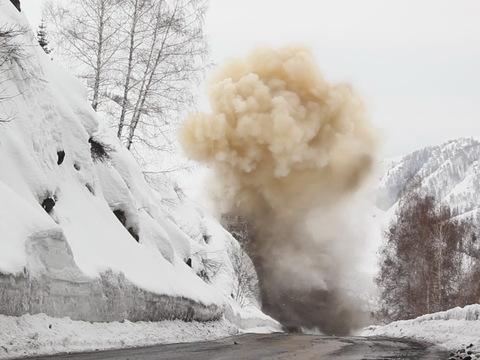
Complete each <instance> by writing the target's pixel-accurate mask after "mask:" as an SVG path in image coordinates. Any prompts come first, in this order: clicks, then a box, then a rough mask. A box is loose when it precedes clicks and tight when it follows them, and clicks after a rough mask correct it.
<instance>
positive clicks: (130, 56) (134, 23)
mask: <svg viewBox="0 0 480 360" xmlns="http://www.w3.org/2000/svg"><path fill="white" fill-rule="evenodd" d="M134 7H135V9H134V13H133V19H132V27H131V29H130V48H129V51H128V66H127V75H126V78H125V84H124V87H123V99H122V112H121V114H120V120H119V121H118V130H117V137H118V138H119V139H121V137H122V132H123V126H124V124H125V116H126V114H127V106H128V93H129V91H130V80H131V76H132V69H133V52H134V50H135V30H136V27H137V21H138V0H135V5H134Z"/></svg>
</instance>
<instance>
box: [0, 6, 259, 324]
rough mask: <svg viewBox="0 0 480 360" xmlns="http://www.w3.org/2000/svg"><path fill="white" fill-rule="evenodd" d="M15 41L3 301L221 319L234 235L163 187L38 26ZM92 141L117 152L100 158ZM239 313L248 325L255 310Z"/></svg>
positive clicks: (8, 309)
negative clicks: (47, 48)
mask: <svg viewBox="0 0 480 360" xmlns="http://www.w3.org/2000/svg"><path fill="white" fill-rule="evenodd" d="M0 23H1V24H2V25H3V26H5V28H9V27H11V28H16V29H23V28H28V27H29V25H28V23H27V21H26V20H25V18H24V16H23V15H22V14H21V13H18V12H17V11H16V9H15V8H14V7H13V6H12V5H11V3H10V1H9V0H0ZM12 41H15V42H16V44H17V45H18V46H20V47H21V48H22V50H23V53H24V54H25V56H24V58H23V59H22V60H21V62H22V63H21V64H18V63H17V62H13V61H12V62H9V61H7V62H5V63H3V64H2V68H1V71H0V84H1V86H2V88H1V89H0V90H1V91H2V93H3V94H4V95H5V97H6V100H4V101H1V102H0V116H2V115H5V114H9V115H12V121H10V122H8V123H0V199H1V200H2V206H1V207H0V234H1V241H0V313H3V314H5V315H17V316H18V315H22V314H25V313H41V312H44V313H47V314H48V315H50V316H69V317H71V318H74V319H77V320H90V321H112V320H123V319H130V320H161V319H171V318H179V319H184V320H192V319H197V320H202V321H207V320H215V319H219V318H220V317H221V316H222V314H223V311H224V308H225V307H226V306H235V303H234V301H233V300H232V299H230V294H231V288H232V286H233V285H232V284H233V278H234V276H235V274H234V271H233V269H232V264H231V261H230V259H229V249H230V248H231V246H234V245H235V244H236V246H238V244H237V243H236V241H235V240H234V239H233V238H232V236H231V235H230V234H229V233H228V232H226V231H225V229H223V228H222V227H221V226H220V224H219V223H218V221H216V220H215V219H213V218H212V217H211V216H209V215H208V214H206V213H205V212H204V210H203V209H201V208H200V207H199V206H198V205H196V204H194V203H192V202H191V201H189V200H188V199H187V198H186V197H185V196H184V195H183V194H182V193H181V192H180V191H178V189H177V188H176V185H175V184H174V183H173V182H172V181H171V180H169V179H168V178H164V179H162V182H163V187H162V188H161V189H157V190H156V189H153V188H152V186H151V185H150V184H149V183H147V181H146V179H145V177H144V175H143V174H142V171H141V169H140V168H139V166H138V165H137V163H136V161H135V159H134V158H133V156H132V155H131V153H130V152H129V151H127V150H126V149H125V148H124V147H123V146H122V145H121V144H120V143H119V142H118V140H117V138H116V137H115V136H114V135H112V134H111V133H110V131H109V130H108V129H106V126H105V125H104V122H103V120H102V119H101V118H100V117H99V116H98V114H96V113H95V112H94V111H93V110H92V108H91V106H90V104H89V103H88V101H87V93H86V90H85V88H84V87H83V86H82V84H81V83H80V82H79V81H78V80H77V79H75V78H73V77H72V76H70V75H69V74H67V73H65V71H63V70H62V69H61V68H59V67H58V66H56V65H55V63H54V62H53V61H51V59H50V58H49V57H48V56H46V54H44V52H43V51H42V49H41V48H40V47H39V46H38V44H37V41H36V39H35V37H34V35H33V33H32V32H31V31H27V32H25V34H21V35H20V36H18V37H17V38H15V39H14V40H12ZM93 144H100V145H102V144H103V146H104V147H105V148H106V149H107V153H108V158H106V159H103V160H99V159H98V158H95V156H94V151H92V146H93ZM212 262H213V263H218V264H220V265H219V266H218V269H217V270H218V271H215V273H213V272H212V271H210V272H209V271H208V267H207V266H206V264H212ZM210 268H211V267H210ZM76 304H78V305H76ZM232 304H233V305H232ZM257 305H258V304H257ZM236 313H237V315H238V316H236V317H235V319H239V320H238V321H237V323H238V324H239V326H242V321H241V320H242V319H243V317H245V318H249V319H251V318H255V316H253V315H252V314H253V312H252V311H251V310H248V311H243V310H241V309H240V310H239V311H237V312H236ZM256 316H257V317H258V319H259V321H260V320H262V319H263V320H265V318H264V315H263V314H262V313H261V312H260V311H259V310H258V309H257V315H256ZM2 330H4V329H2Z"/></svg>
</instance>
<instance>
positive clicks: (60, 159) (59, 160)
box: [57, 150, 65, 165]
mask: <svg viewBox="0 0 480 360" xmlns="http://www.w3.org/2000/svg"><path fill="white" fill-rule="evenodd" d="M64 159H65V151H63V150H60V151H57V165H62V163H63V160H64Z"/></svg>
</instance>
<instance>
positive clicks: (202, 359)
mask: <svg viewBox="0 0 480 360" xmlns="http://www.w3.org/2000/svg"><path fill="white" fill-rule="evenodd" d="M33 359H36V360H67V359H68V360H162V359H169V360H170V359H171V360H175V359H188V360H224V359H225V360H227V359H228V360H230V359H252V360H253V359H254V360H260V359H262V360H263V359H295V360H307V359H308V360H317V359H333V360H335V359H348V360H350V359H355V360H356V359H448V353H446V352H443V351H441V350H439V349H438V348H435V347H433V346H431V345H429V344H423V343H418V342H415V341H410V340H401V339H389V338H362V337H331V336H312V335H292V334H268V335H253V334H246V335H241V336H235V337H231V338H225V339H221V340H216V341H205V342H196V343H183V344H169V345H158V346H150V347H144V348H136V349H125V350H110V351H103V352H94V353H81V354H61V355H55V356H45V357H37V358H33Z"/></svg>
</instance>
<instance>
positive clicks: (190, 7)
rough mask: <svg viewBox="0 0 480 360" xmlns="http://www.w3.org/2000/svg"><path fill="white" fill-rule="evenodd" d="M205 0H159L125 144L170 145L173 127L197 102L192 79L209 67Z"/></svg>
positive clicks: (198, 77) (155, 147) (160, 148)
mask: <svg viewBox="0 0 480 360" xmlns="http://www.w3.org/2000/svg"><path fill="white" fill-rule="evenodd" d="M205 11H206V6H205V2H204V1H203V0H175V1H171V2H167V1H164V0H159V1H157V2H156V4H155V9H154V11H153V12H152V15H153V18H152V19H151V21H149V23H150V29H149V30H150V36H149V39H148V42H147V44H148V46H146V47H145V48H144V49H143V51H142V55H141V59H142V60H143V62H142V63H141V65H140V66H139V67H138V68H139V69H140V71H139V72H138V73H137V74H138V82H137V84H136V86H135V88H134V93H135V101H134V104H133V109H132V111H131V118H130V124H129V129H128V134H127V136H126V139H125V144H126V146H127V148H128V149H131V147H132V145H133V144H134V143H136V142H138V143H140V144H142V145H145V146H147V147H149V148H153V149H155V150H162V149H164V148H165V147H164V146H162V145H160V146H159V144H158V141H155V140H157V139H158V138H161V140H162V141H160V142H161V143H163V145H165V143H168V141H169V139H168V135H167V131H168V130H169V126H170V125H171V124H172V123H173V122H174V120H175V116H177V115H178V113H179V111H181V110H182V109H184V108H185V107H186V106H188V105H190V104H191V103H192V102H193V97H192V83H194V82H195V81H197V80H199V79H200V77H201V75H202V74H203V70H204V61H203V60H204V58H205V56H206V53H207V46H206V42H205V37H204V33H203V21H204V19H203V17H204V14H205Z"/></svg>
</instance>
